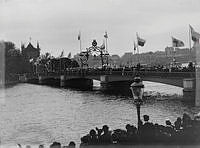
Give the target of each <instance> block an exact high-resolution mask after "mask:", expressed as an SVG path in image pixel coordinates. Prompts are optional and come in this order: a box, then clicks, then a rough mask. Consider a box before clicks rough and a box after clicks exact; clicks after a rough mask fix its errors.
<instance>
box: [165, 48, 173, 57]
mask: <svg viewBox="0 0 200 148" xmlns="http://www.w3.org/2000/svg"><path fill="white" fill-rule="evenodd" d="M165 54H166V56H168V57H170V56H174V48H173V47H166V48H165Z"/></svg>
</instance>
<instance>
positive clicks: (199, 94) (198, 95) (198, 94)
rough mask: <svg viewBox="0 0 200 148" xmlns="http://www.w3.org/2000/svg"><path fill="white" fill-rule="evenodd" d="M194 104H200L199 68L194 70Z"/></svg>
mask: <svg viewBox="0 0 200 148" xmlns="http://www.w3.org/2000/svg"><path fill="white" fill-rule="evenodd" d="M195 105H196V106H200V69H197V71H196V96H195Z"/></svg>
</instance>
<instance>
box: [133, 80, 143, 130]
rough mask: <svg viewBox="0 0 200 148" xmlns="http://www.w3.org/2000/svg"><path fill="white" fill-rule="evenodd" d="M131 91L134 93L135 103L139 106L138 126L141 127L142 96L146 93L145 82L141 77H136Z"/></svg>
mask: <svg viewBox="0 0 200 148" xmlns="http://www.w3.org/2000/svg"><path fill="white" fill-rule="evenodd" d="M130 89H131V92H132V95H133V99H134V103H135V105H136V108H137V117H138V128H139V127H140V123H141V120H140V106H141V105H142V102H143V101H142V96H143V93H144V84H143V83H142V81H141V78H140V77H135V78H134V82H133V83H132V84H131V87H130Z"/></svg>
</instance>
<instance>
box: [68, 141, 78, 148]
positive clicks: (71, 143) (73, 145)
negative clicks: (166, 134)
mask: <svg viewBox="0 0 200 148" xmlns="http://www.w3.org/2000/svg"><path fill="white" fill-rule="evenodd" d="M68 146H69V147H75V146H76V144H75V142H74V141H70V142H69V145H68Z"/></svg>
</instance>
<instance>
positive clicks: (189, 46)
mask: <svg viewBox="0 0 200 148" xmlns="http://www.w3.org/2000/svg"><path fill="white" fill-rule="evenodd" d="M189 48H190V51H191V49H192V46H191V28H190V25H189Z"/></svg>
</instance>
